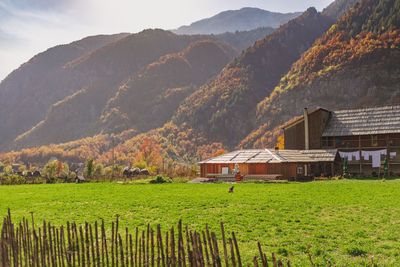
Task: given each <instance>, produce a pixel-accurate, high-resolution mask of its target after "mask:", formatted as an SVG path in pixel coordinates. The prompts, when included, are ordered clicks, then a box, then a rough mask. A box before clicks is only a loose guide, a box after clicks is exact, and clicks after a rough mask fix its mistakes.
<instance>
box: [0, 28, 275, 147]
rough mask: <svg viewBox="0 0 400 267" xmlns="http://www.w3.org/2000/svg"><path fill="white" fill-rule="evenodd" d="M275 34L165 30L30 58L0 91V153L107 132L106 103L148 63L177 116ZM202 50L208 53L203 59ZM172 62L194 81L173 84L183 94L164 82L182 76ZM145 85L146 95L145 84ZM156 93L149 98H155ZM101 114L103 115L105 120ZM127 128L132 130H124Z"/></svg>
mask: <svg viewBox="0 0 400 267" xmlns="http://www.w3.org/2000/svg"><path fill="white" fill-rule="evenodd" d="M272 31H273V29H271V28H259V29H255V30H251V31H245V32H239V31H237V32H235V33H226V34H221V35H196V36H194V35H192V36H185V35H180V36H178V35H175V34H173V33H171V32H168V31H163V30H145V31H142V32H140V33H137V34H119V35H114V36H95V37H89V38H85V39H83V40H80V41H77V42H74V43H71V44H69V45H63V46H58V47H54V48H51V49H49V50H48V51H46V52H44V53H41V54H39V55H37V56H35V57H34V58H33V59H32V60H30V61H29V62H28V63H26V64H24V65H23V66H21V67H20V68H19V69H18V70H16V71H14V72H13V73H12V74H11V75H10V76H9V77H8V78H7V79H6V80H5V81H4V82H2V83H1V84H0V95H1V97H2V98H1V100H0V102H1V103H2V105H1V107H0V111H1V113H0V122H1V123H2V125H4V127H2V128H1V129H0V140H1V142H0V149H2V150H6V149H17V148H22V147H29V146H34V145H41V144H48V143H58V142H65V141H69V140H74V139H77V138H81V137H84V136H90V135H94V134H98V133H99V132H101V130H102V127H103V126H104V125H100V124H101V123H100V122H99V121H98V120H99V118H100V116H102V112H103V109H104V108H105V106H106V104H107V102H108V101H109V100H110V99H111V98H113V97H114V96H115V94H116V92H117V91H118V89H119V87H120V86H122V85H124V84H125V83H127V81H128V80H132V79H133V78H134V76H135V75H136V73H137V72H138V71H140V70H144V69H146V66H147V65H148V64H152V63H154V64H153V65H152V68H149V69H148V70H149V72H147V73H145V75H159V76H160V77H167V78H163V79H164V82H166V84H165V85H163V84H162V82H163V81H162V79H161V80H159V86H160V88H164V87H166V86H167V87H168V88H164V89H170V90H169V92H168V93H166V94H165V95H164V96H159V97H158V96H157V97H158V98H159V101H164V104H166V103H170V104H169V106H168V107H169V109H171V108H174V105H177V104H178V103H180V100H181V98H183V97H186V96H187V94H190V93H191V92H193V90H194V89H195V87H196V86H199V85H200V83H204V82H206V81H207V79H209V78H211V76H212V75H215V74H217V72H218V71H220V70H221V69H222V67H223V66H224V65H225V64H227V63H228V62H229V61H230V60H231V59H232V58H233V56H234V55H237V53H239V52H240V51H242V50H243V49H244V48H246V47H247V45H248V44H252V43H254V42H255V41H256V40H258V39H260V38H264V37H265V36H266V35H268V34H269V33H271V32H272ZM199 40H207V41H208V42H205V43H203V45H199V46H193V47H192V48H197V49H193V53H194V52H195V51H197V52H199V53H200V54H199V55H198V57H197V58H193V57H191V58H190V60H191V62H190V63H189V61H187V59H186V58H184V57H181V56H179V55H174V54H177V53H179V52H180V51H181V52H182V50H183V49H185V48H187V47H188V46H189V45H190V44H192V43H194V42H196V41H199ZM214 41H215V44H216V45H215V46H212V45H211V46H208V47H209V48H211V47H213V48H214V49H211V50H210V51H209V52H210V56H211V57H215V58H211V57H210V56H208V55H207V53H205V51H207V49H206V44H207V43H208V44H211V43H212V42H214ZM217 43H218V44H217ZM223 43H227V44H223ZM160 44H163V45H160ZM228 44H229V45H231V46H229V45H228ZM201 47H203V48H204V49H205V50H204V51H203V54H202V55H201V53H202V52H201ZM216 47H219V48H222V47H224V48H223V49H220V50H219V52H221V54H218V55H217V54H216V53H213V52H215V51H217V50H218V49H217V50H216V49H215V48H216ZM223 53H225V54H224V55H223ZM167 54H171V55H170V57H169V60H165V62H163V63H162V64H158V63H160V62H157V61H158V60H159V59H160V57H163V56H166V55H167ZM188 56H189V54H188ZM201 57H204V58H201ZM165 58H168V57H165ZM173 59H175V61H174V60H173ZM203 59H204V60H203ZM160 60H161V59H160ZM182 60H186V61H185V62H184V61H182ZM194 60H199V63H200V62H202V64H205V65H206V66H207V67H206V68H204V69H198V68H199V66H198V65H196V62H194ZM207 60H208V61H207ZM173 62H175V63H178V62H180V64H181V66H184V65H185V64H186V67H190V68H191V70H190V71H192V72H196V74H197V75H198V77H197V78H196V79H194V75H191V76H190V77H188V79H187V82H186V83H183V79H181V80H177V81H176V85H182V84H185V86H183V87H180V88H179V87H178V86H177V88H171V82H170V81H171V79H172V78H175V79H176V78H180V77H178V75H176V74H175V75H174V76H171V77H169V76H168V75H166V74H167V73H168V72H170V71H172V70H173V69H174V68H171V69H169V68H168V67H167V68H165V67H164V68H162V67H161V66H169V67H176V68H175V69H176V70H177V69H179V68H178V65H174V63H173ZM168 64H169V65H168ZM154 66H158V68H154ZM196 68H197V69H196ZM150 70H151V71H153V73H151V72H150ZM185 70H186V71H188V69H185ZM162 72H165V73H162ZM177 73H178V72H177ZM204 75H205V76H207V77H206V78H205V76H204ZM208 75H210V76H208ZM142 76H143V73H142ZM149 77H150V76H149ZM200 77H201V79H199V78H200ZM153 78H154V77H153ZM168 78H169V80H168ZM191 79H192V80H191ZM136 80H138V79H136ZM143 80H144V79H142V81H143ZM189 81H191V82H190V83H189ZM200 81H201V82H200ZM168 82H169V84H168ZM144 85H146V86H147V85H148V86H150V87H151V85H150V84H146V83H144ZM153 87H154V86H153ZM160 88H159V89H158V91H157V90H156V91H154V92H160V90H161V89H160ZM152 89H154V88H152ZM162 90H163V89H162ZM151 91H152V90H147V92H151ZM137 92H138V91H137ZM144 92H146V91H144ZM154 104H156V105H158V106H159V107H160V108H161V107H162V108H165V107H166V105H164V106H163V104H162V103H160V102H157V103H154ZM173 111H174V110H173ZM173 111H171V112H173ZM104 114H105V115H107V112H106V113H104ZM104 114H103V115H104ZM143 114H145V113H143ZM166 114H169V113H166ZM160 121H163V120H160ZM127 127H129V125H125V126H124V128H127ZM106 128H107V127H106ZM105 130H109V129H105Z"/></svg>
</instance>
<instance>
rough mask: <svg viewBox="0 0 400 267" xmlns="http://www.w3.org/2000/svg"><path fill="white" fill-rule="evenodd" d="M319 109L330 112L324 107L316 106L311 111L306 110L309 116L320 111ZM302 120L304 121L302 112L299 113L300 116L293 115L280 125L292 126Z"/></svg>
mask: <svg viewBox="0 0 400 267" xmlns="http://www.w3.org/2000/svg"><path fill="white" fill-rule="evenodd" d="M320 110H323V111H326V112H330V111H329V110H327V109H325V108H321V107H317V108H315V109H314V110H311V111H310V110H309V111H308V115H309V116H310V115H311V114H314V113H315V112H317V111H320ZM302 121H304V115H303V114H302V115H300V116H297V117H294V118H293V119H291V120H290V121H288V122H286V123H285V124H284V125H283V126H282V129H285V128H289V127H292V126H294V125H296V124H298V123H300V122H302Z"/></svg>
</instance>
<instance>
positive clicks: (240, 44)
mask: <svg viewBox="0 0 400 267" xmlns="http://www.w3.org/2000/svg"><path fill="white" fill-rule="evenodd" d="M274 31H275V30H274V29H273V28H271V27H261V28H257V29H254V30H249V31H235V32H225V33H221V34H217V35H212V36H215V37H216V38H217V39H219V40H221V41H223V42H225V43H228V44H230V45H231V46H233V47H235V48H236V49H238V50H239V51H242V50H245V49H246V48H248V47H250V46H252V45H253V44H254V43H255V42H256V41H258V40H261V39H264V38H265V37H266V36H268V35H270V34H272V33H273V32H274Z"/></svg>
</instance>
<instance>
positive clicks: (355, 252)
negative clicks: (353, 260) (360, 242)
mask: <svg viewBox="0 0 400 267" xmlns="http://www.w3.org/2000/svg"><path fill="white" fill-rule="evenodd" d="M346 252H347V254H349V255H350V256H353V257H357V256H365V255H366V254H367V251H365V250H364V249H362V248H360V247H349V248H347V250H346Z"/></svg>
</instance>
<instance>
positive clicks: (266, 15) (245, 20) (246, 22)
mask: <svg viewBox="0 0 400 267" xmlns="http://www.w3.org/2000/svg"><path fill="white" fill-rule="evenodd" d="M300 14H301V12H295V13H286V14H285V13H278V12H271V11H267V10H263V9H259V8H253V7H245V8H242V9H239V10H228V11H224V12H221V13H219V14H217V15H215V16H213V17H211V18H206V19H202V20H199V21H196V22H193V23H192V24H190V25H189V26H182V27H180V28H178V29H177V30H175V31H174V32H175V33H178V34H219V33H225V32H235V31H246V30H252V29H256V28H260V27H272V28H277V27H279V26H280V25H282V24H285V23H286V22H288V21H289V20H291V19H293V18H295V17H297V16H299V15H300Z"/></svg>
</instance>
